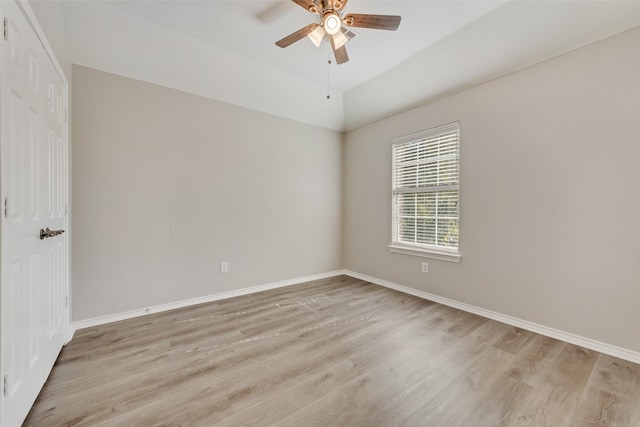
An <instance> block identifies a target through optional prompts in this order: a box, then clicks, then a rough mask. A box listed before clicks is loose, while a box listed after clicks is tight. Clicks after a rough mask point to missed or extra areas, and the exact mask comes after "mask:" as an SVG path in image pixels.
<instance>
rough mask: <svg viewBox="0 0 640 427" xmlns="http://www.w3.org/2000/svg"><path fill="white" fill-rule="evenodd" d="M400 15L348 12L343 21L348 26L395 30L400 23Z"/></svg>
mask: <svg viewBox="0 0 640 427" xmlns="http://www.w3.org/2000/svg"><path fill="white" fill-rule="evenodd" d="M400 19H401V17H400V16H397V15H363V14H360V13H350V14H349V15H347V16H345V17H344V19H343V21H344V23H345V25H348V26H350V27H360V28H373V29H376V30H390V31H395V30H397V29H398V26H399V25H400Z"/></svg>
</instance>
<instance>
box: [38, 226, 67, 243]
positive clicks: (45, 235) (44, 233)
mask: <svg viewBox="0 0 640 427" xmlns="http://www.w3.org/2000/svg"><path fill="white" fill-rule="evenodd" d="M62 233H64V230H49V227H47V228H45V229H42V228H41V229H40V240H42V239H46V238H48V237H53V236H57V235H58V234H62Z"/></svg>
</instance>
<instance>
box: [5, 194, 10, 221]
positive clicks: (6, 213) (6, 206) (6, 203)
mask: <svg viewBox="0 0 640 427" xmlns="http://www.w3.org/2000/svg"><path fill="white" fill-rule="evenodd" d="M4 217H5V218H9V197H5V198H4Z"/></svg>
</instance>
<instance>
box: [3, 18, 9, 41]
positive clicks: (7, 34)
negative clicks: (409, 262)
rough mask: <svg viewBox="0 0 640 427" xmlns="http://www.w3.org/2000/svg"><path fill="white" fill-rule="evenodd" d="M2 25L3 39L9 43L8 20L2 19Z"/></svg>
mask: <svg viewBox="0 0 640 427" xmlns="http://www.w3.org/2000/svg"><path fill="white" fill-rule="evenodd" d="M3 25H4V29H3V33H4V39H5V40H6V41H9V18H4V20H3Z"/></svg>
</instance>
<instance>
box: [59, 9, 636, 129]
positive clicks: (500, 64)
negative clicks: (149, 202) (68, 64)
mask: <svg viewBox="0 0 640 427" xmlns="http://www.w3.org/2000/svg"><path fill="white" fill-rule="evenodd" d="M61 4H62V9H63V14H64V19H65V22H66V31H67V40H68V43H69V47H70V49H69V50H70V56H71V60H72V61H73V62H74V63H76V64H80V65H84V66H88V67H92V68H97V69H100V70H104V71H108V72H113V73H116V74H120V75H124V76H127V77H132V78H136V79H141V80H145V81H149V82H152V83H157V84H160V85H164V86H168V87H172V88H176V89H179V90H183V91H187V92H191V93H195V94H198V95H202V96H206V97H210V98H214V99H218V100H221V101H225V102H229V103H232V104H236V105H240V106H244V107H248V108H251V109H255V110H259V111H264V112H268V113H270V114H275V115H278V116H282V117H286V118H290V119H293V120H297V121H301V122H304V123H309V124H313V125H317V126H321V127H325V128H329V129H335V130H350V129H354V128H357V127H359V126H361V125H363V124H366V123H370V122H372V121H375V120H378V119H380V118H383V117H386V116H389V115H392V114H394V113H397V112H399V111H403V110H406V109H408V108H411V107H413V106H416V105H419V104H422V103H424V102H428V101H429V100H431V99H434V98H437V97H441V96H443V95H446V94H449V93H452V92H455V91H458V90H461V89H463V88H465V87H470V86H473V85H475V84H478V83H480V82H483V81H487V80H490V79H493V78H496V77H499V76H501V75H504V74H507V73H509V72H512V71H515V70H518V69H521V68H524V67H527V66H530V65H532V64H535V63H538V62H540V61H544V60H546V59H549V58H552V57H554V56H557V55H560V54H563V53H565V52H568V51H570V50H573V49H575V48H578V47H580V46H583V45H586V44H589V43H592V42H594V41H597V40H600V39H603V38H606V37H608V36H611V35H613V34H616V33H618V32H621V31H624V30H627V29H630V28H633V27H636V26H638V25H640V1H616V0H610V1H564V0H556V1H431V0H411V1H403V0H387V1H383V0H350V1H349V2H348V4H347V6H346V8H345V9H346V11H347V12H352V13H367V14H369V13H371V14H391V15H401V16H402V22H401V24H400V27H399V29H398V30H397V31H395V32H391V31H382V30H370V29H357V33H358V34H357V36H356V37H355V38H353V39H352V40H350V41H349V42H348V43H347V45H346V47H347V50H348V52H349V56H350V61H349V62H347V63H346V64H341V65H336V64H335V61H333V57H332V54H331V48H330V46H329V44H328V42H327V41H326V40H325V41H324V42H323V44H322V45H321V46H320V47H315V46H314V45H313V44H312V43H311V42H310V41H309V40H307V39H303V40H300V41H298V42H297V43H295V44H293V45H291V46H289V47H288V48H286V49H281V48H279V47H277V46H276V45H275V44H274V42H275V41H276V40H279V39H280V38H282V37H284V36H286V35H288V34H290V33H292V32H293V31H295V30H297V29H299V28H301V27H304V26H305V25H307V24H309V23H311V22H318V21H319V19H318V17H317V15H312V14H310V13H308V12H307V11H305V10H304V9H303V8H301V7H299V6H298V5H296V4H295V3H294V2H293V1H290V0H261V1H249V0H231V1H221V0H204V1H203V0H197V1H191V0H179V1H170V0H159V1H154V0H144V1H102V0H85V1H62V2H61ZM329 59H331V60H332V63H331V64H329V63H328V60H329ZM327 94H329V95H330V98H329V99H327Z"/></svg>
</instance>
